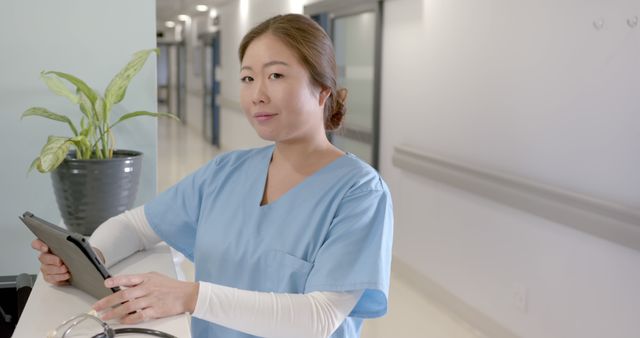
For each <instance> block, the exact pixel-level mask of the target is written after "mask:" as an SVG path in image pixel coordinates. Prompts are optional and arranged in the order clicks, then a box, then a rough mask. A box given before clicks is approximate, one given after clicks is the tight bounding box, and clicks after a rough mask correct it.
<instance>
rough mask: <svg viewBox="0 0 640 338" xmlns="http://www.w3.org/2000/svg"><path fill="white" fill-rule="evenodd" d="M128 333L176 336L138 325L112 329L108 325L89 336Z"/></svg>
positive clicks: (99, 337)
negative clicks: (103, 329)
mask: <svg viewBox="0 0 640 338" xmlns="http://www.w3.org/2000/svg"><path fill="white" fill-rule="evenodd" d="M130 333H137V334H143V335H147V336H155V337H161V338H178V337H176V336H174V335H171V334H168V333H166V332H162V331H158V330H152V329H144V328H139V327H122V328H119V329H112V328H110V327H108V326H107V328H106V329H105V331H104V332H102V333H98V334H97V335H95V336H93V337H91V338H113V337H115V336H117V335H124V334H130Z"/></svg>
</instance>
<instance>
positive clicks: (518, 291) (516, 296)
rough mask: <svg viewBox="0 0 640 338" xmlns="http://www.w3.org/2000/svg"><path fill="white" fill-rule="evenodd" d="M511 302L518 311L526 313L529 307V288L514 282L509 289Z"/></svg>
mask: <svg viewBox="0 0 640 338" xmlns="http://www.w3.org/2000/svg"><path fill="white" fill-rule="evenodd" d="M511 302H512V303H513V306H514V307H515V308H516V309H518V311H520V312H522V313H527V311H528V308H529V288H527V286H526V285H524V284H519V283H516V284H514V285H513V288H512V290H511Z"/></svg>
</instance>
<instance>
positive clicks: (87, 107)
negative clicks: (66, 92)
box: [77, 90, 93, 120]
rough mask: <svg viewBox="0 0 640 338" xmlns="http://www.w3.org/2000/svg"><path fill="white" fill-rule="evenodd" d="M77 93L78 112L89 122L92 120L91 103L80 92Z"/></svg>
mask: <svg viewBox="0 0 640 338" xmlns="http://www.w3.org/2000/svg"><path fill="white" fill-rule="evenodd" d="M77 93H78V98H79V104H80V111H82V114H84V116H86V117H87V118H88V119H89V120H92V119H93V117H92V116H93V105H92V104H91V101H89V98H88V97H87V96H86V95H84V93H83V92H81V91H80V90H78V91H77Z"/></svg>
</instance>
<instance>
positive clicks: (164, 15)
mask: <svg viewBox="0 0 640 338" xmlns="http://www.w3.org/2000/svg"><path fill="white" fill-rule="evenodd" d="M231 1H234V0H156V20H157V26H158V27H162V26H164V22H165V21H168V20H172V21H177V20H178V19H177V16H178V14H187V15H195V14H197V13H198V11H196V5H207V6H209V8H211V7H216V6H221V5H223V4H226V3H228V2H231Z"/></svg>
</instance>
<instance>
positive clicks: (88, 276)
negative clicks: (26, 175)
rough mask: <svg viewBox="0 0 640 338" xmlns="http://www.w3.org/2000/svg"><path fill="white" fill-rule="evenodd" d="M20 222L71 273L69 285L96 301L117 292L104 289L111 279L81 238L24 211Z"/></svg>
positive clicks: (85, 241) (87, 244)
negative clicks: (105, 281) (108, 279)
mask: <svg viewBox="0 0 640 338" xmlns="http://www.w3.org/2000/svg"><path fill="white" fill-rule="evenodd" d="M20 220H22V222H23V223H24V224H25V225H26V226H27V227H28V228H29V230H31V232H33V234H34V235H36V237H38V238H39V239H40V240H41V241H43V242H45V243H46V244H47V245H48V246H49V249H50V250H51V252H52V253H53V254H54V255H56V256H58V257H60V259H62V261H63V262H64V264H65V265H66V266H67V268H68V269H69V272H70V273H71V279H70V280H69V281H70V283H71V285H73V286H75V287H77V288H78V289H80V290H83V291H85V292H86V293H88V294H90V295H92V296H94V297H96V298H97V299H100V298H103V297H105V296H108V295H110V294H112V293H114V292H116V291H118V290H119V288H112V289H109V288H107V287H105V286H104V280H105V279H106V278H109V277H111V276H110V275H109V272H108V271H107V269H106V268H105V267H104V266H103V265H102V263H101V262H100V260H99V259H98V256H97V255H96V254H95V252H94V251H93V249H91V246H90V245H89V243H88V241H87V240H86V239H85V238H84V237H83V236H82V235H80V234H76V233H72V232H69V231H67V230H65V229H63V228H61V227H58V226H56V225H54V224H51V223H49V222H47V221H45V220H43V219H41V218H38V217H36V216H34V215H33V214H32V213H30V212H28V211H27V212H25V213H24V214H23V215H22V217H20Z"/></svg>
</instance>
